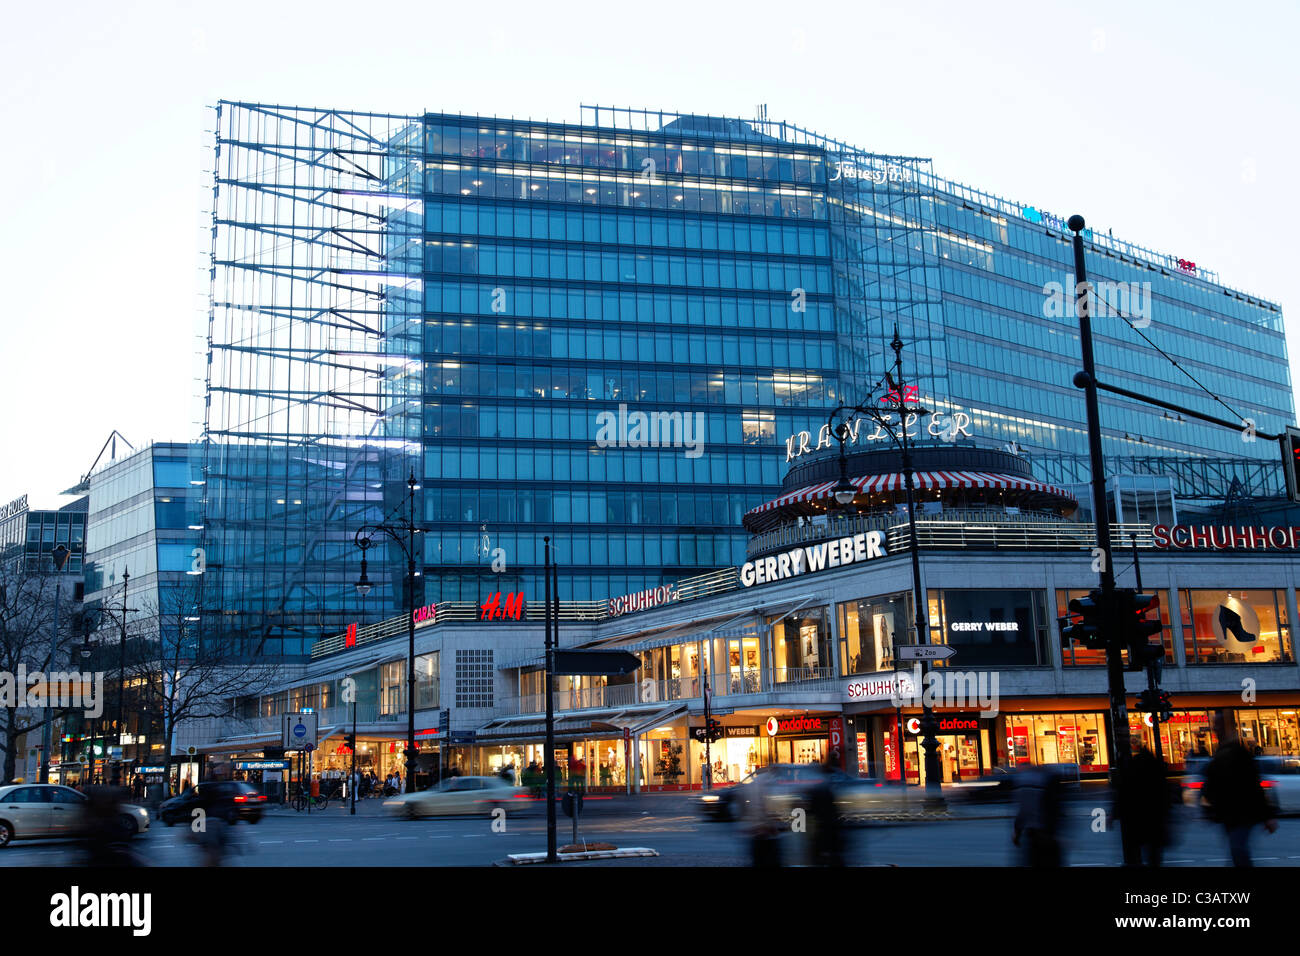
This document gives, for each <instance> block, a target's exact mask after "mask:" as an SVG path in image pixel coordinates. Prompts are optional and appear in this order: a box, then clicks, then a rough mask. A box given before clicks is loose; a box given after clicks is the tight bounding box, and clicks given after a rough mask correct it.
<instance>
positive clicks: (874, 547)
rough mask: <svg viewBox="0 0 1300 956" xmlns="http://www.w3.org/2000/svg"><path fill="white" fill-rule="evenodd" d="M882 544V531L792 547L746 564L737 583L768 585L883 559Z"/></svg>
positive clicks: (866, 532) (883, 548)
mask: <svg viewBox="0 0 1300 956" xmlns="http://www.w3.org/2000/svg"><path fill="white" fill-rule="evenodd" d="M884 545H885V535H884V532H882V531H864V532H862V533H861V534H855V535H853V536H852V537H849V538H835V539H833V540H831V541H826V542H823V543H821V544H810V545H807V546H805V547H802V548H792V549H791V550H789V551H784V552H782V553H781V554H770V555H768V556H767V557H765V558H758V559H757V560H755V561H746V562H745V563H744V564H743V565H741V568H740V583H741V585H742V586H743V587H747V588H748V587H753V586H754V585H755V584H771V583H772V582H774V581H783V580H785V579H786V578H793V577H796V576H798V575H800V574H811V573H812V572H814V571H823V570H825V569H826V568H838V567H842V566H844V565H848V564H854V563H858V562H862V561H870V560H871V559H872V558H882V557H884V556H885V547H884Z"/></svg>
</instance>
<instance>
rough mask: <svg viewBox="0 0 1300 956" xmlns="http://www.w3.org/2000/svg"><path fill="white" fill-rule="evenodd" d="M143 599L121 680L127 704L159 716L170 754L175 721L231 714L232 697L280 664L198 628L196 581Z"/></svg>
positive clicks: (257, 689)
mask: <svg viewBox="0 0 1300 956" xmlns="http://www.w3.org/2000/svg"><path fill="white" fill-rule="evenodd" d="M145 604H146V607H145V608H144V609H143V610H145V616H144V618H143V619H142V626H141V627H140V629H139V630H137V632H136V633H135V634H134V635H133V636H132V637H131V638H130V639H129V640H128V646H127V664H126V681H127V684H128V686H129V687H130V691H129V693H130V694H131V695H133V696H134V698H135V700H134V702H133V705H132V706H133V709H136V710H138V711H141V712H143V713H146V714H153V715H157V717H158V718H160V719H161V721H162V727H163V748H164V754H165V755H166V757H167V758H168V759H170V757H171V755H172V750H173V747H174V741H175V737H176V728H177V727H178V726H179V725H180V724H182V723H184V722H185V721H191V720H203V719H208V718H214V717H216V718H220V717H230V716H233V711H234V704H235V701H236V700H237V699H238V698H240V697H246V696H249V695H256V694H259V693H261V692H262V691H264V690H265V689H267V688H268V687H269V686H271V685H272V684H274V683H275V681H276V680H277V679H278V678H279V676H280V673H281V668H280V665H279V664H278V663H275V662H269V661H266V660H254V661H249V660H247V659H246V658H244V659H241V653H240V652H241V651H243V648H242V646H240V645H238V644H237V643H236V641H235V639H234V638H232V637H227V636H218V637H209V636H208V635H206V634H201V632H200V628H199V621H198V615H197V607H198V605H199V585H198V583H197V582H195V583H193V584H185V585H182V586H180V587H175V588H171V589H168V590H166V591H164V592H163V598H162V601H161V604H162V606H161V607H160V606H158V602H154V601H146V602H145ZM167 786H168V787H170V777H169V778H168V784H167Z"/></svg>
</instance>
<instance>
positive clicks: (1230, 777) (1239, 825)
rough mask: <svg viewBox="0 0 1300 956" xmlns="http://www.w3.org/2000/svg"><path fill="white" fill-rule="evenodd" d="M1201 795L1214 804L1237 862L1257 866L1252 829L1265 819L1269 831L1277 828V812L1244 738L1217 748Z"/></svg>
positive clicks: (1213, 811) (1214, 812)
mask: <svg viewBox="0 0 1300 956" xmlns="http://www.w3.org/2000/svg"><path fill="white" fill-rule="evenodd" d="M1201 795H1202V797H1203V798H1204V799H1205V802H1206V803H1208V804H1209V805H1210V815H1211V816H1212V817H1213V819H1214V820H1215V821H1216V822H1218V823H1220V824H1222V825H1223V828H1224V829H1225V830H1226V831H1227V834H1228V849H1229V851H1230V852H1231V854H1232V865H1233V866H1253V865H1254V863H1253V862H1252V861H1251V858H1250V831H1251V830H1252V829H1253V828H1254V826H1255V824H1257V823H1262V824H1264V828H1265V829H1266V830H1268V832H1269V833H1273V832H1275V831H1276V830H1277V820H1276V814H1275V813H1274V812H1273V808H1272V807H1271V806H1269V802H1268V796H1267V795H1266V794H1265V793H1264V788H1263V786H1262V785H1261V784H1260V779H1259V767H1258V766H1257V765H1256V763H1255V755H1254V754H1252V753H1251V752H1250V750H1249V749H1247V748H1246V747H1245V746H1244V745H1243V744H1242V743H1241V741H1239V740H1237V739H1235V738H1232V739H1229V740H1227V742H1225V743H1224V744H1223V745H1222V746H1220V747H1219V749H1218V750H1217V751H1215V754H1214V757H1213V758H1212V759H1211V760H1210V762H1209V764H1208V765H1207V766H1206V768H1205V784H1204V786H1203V787H1202V788H1201Z"/></svg>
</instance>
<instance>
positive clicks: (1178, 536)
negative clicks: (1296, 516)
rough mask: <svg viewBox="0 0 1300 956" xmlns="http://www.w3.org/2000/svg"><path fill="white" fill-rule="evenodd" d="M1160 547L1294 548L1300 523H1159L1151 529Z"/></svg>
mask: <svg viewBox="0 0 1300 956" xmlns="http://www.w3.org/2000/svg"><path fill="white" fill-rule="evenodd" d="M1151 536H1152V537H1153V538H1154V539H1155V542H1156V547H1157V548H1166V549H1167V548H1174V549H1177V550H1180V551H1233V550H1239V551H1295V550H1297V549H1300V527H1278V526H1274V527H1271V528H1265V527H1258V528H1245V527H1237V528H1233V527H1224V526H1221V525H1220V526H1215V525H1203V524H1202V525H1187V524H1176V525H1174V526H1173V527H1172V528H1170V527H1168V526H1167V525H1163V524H1158V525H1156V526H1155V527H1153V528H1152V529H1151Z"/></svg>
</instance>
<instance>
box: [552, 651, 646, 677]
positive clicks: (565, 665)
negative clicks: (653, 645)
mask: <svg viewBox="0 0 1300 956" xmlns="http://www.w3.org/2000/svg"><path fill="white" fill-rule="evenodd" d="M640 666H641V658H639V657H637V656H636V655H635V654H629V653H628V652H627V651H556V652H555V671H554V672H555V673H556V674H566V675H590V676H593V677H597V676H600V675H602V674H631V673H632V672H633V671H635V670H636V669H637V668H639V667H640Z"/></svg>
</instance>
